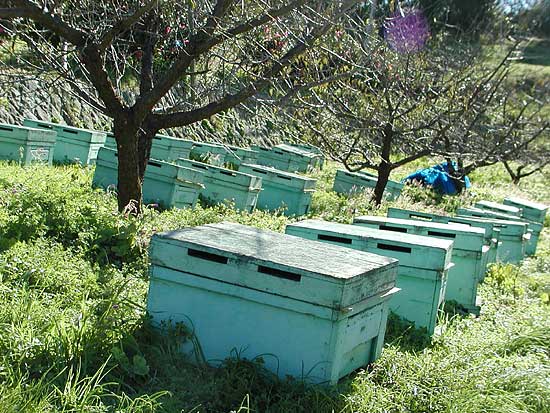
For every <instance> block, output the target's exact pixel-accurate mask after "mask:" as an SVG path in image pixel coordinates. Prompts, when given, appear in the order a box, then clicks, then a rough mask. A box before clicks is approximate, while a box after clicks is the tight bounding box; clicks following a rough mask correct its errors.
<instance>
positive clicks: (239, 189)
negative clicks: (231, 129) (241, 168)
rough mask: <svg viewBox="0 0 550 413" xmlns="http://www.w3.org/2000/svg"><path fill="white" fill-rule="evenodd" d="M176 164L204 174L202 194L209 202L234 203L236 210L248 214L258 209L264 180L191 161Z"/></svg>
mask: <svg viewBox="0 0 550 413" xmlns="http://www.w3.org/2000/svg"><path fill="white" fill-rule="evenodd" d="M176 163H177V164H178V165H180V166H184V167H186V168H191V169H193V170H196V171H199V172H202V173H204V180H203V184H204V188H203V189H202V190H201V192H200V193H201V195H202V196H203V197H204V198H205V199H207V200H208V201H209V202H211V203H223V202H224V201H232V202H233V203H234V206H235V208H236V209H238V210H241V211H248V212H251V211H253V210H254V208H256V202H257V200H258V194H259V193H260V191H261V189H262V178H258V177H257V176H254V175H249V174H245V173H242V172H236V171H232V170H231V169H226V168H220V167H217V166H213V165H208V164H205V163H202V162H198V161H192V160H190V159H178V160H177V161H176Z"/></svg>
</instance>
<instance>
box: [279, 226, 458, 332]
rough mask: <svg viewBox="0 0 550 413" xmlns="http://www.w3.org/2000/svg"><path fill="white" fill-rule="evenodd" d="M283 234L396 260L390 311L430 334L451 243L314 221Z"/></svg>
mask: <svg viewBox="0 0 550 413" xmlns="http://www.w3.org/2000/svg"><path fill="white" fill-rule="evenodd" d="M286 233H287V234H289V235H296V236H298V237H302V238H307V239H311V240H315V241H321V242H327V243H331V244H335V245H341V246H343V247H348V248H353V249H356V250H360V251H366V252H372V253H374V254H378V255H382V256H385V257H392V258H396V259H398V260H399V268H398V272H397V287H398V288H400V289H401V291H400V293H399V294H396V295H395V296H394V297H393V298H391V300H390V310H391V311H393V312H394V313H395V314H397V315H398V316H400V317H402V318H404V319H406V320H409V321H412V322H414V323H415V325H416V327H425V328H426V329H427V331H428V334H430V335H431V334H433V332H434V329H435V326H436V324H437V314H438V310H439V309H440V308H441V305H442V304H443V302H444V299H445V288H446V284H447V272H448V270H449V268H450V267H451V266H452V264H451V253H452V246H453V241H447V240H443V239H437V238H433V237H424V236H418V235H409V234H399V233H394V232H391V231H381V230H378V229H372V228H366V227H361V226H358V225H347V224H338V223H333V222H325V221H318V220H306V221H301V222H297V223H294V224H290V225H287V227H286Z"/></svg>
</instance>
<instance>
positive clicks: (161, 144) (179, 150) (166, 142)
mask: <svg viewBox="0 0 550 413" xmlns="http://www.w3.org/2000/svg"><path fill="white" fill-rule="evenodd" d="M193 144H194V142H193V141H192V140H188V139H180V138H175V137H173V136H167V135H160V134H158V135H155V137H154V138H153V142H152V144H151V155H150V158H151V159H156V160H159V161H166V162H172V161H175V160H176V159H179V158H189V154H190V152H191V147H192V146H193ZM104 146H105V147H106V148H109V149H115V150H116V149H117V146H116V141H115V136H114V134H113V133H112V132H108V133H107V139H106V140H105V145H104Z"/></svg>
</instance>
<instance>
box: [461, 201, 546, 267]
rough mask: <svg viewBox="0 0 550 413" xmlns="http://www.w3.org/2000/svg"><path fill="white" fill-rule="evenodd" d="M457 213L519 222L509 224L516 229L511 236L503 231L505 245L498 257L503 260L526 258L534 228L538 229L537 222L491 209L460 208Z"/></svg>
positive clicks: (502, 237)
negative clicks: (512, 224)
mask: <svg viewBox="0 0 550 413" xmlns="http://www.w3.org/2000/svg"><path fill="white" fill-rule="evenodd" d="M456 213H457V215H459V216H471V217H476V218H486V219H493V220H501V221H506V222H508V223H509V224H511V223H512V222H517V223H518V225H515V226H511V225H508V226H509V227H510V228H509V229H510V230H512V231H514V233H513V235H511V236H508V234H504V233H503V232H502V231H501V241H502V243H503V245H501V248H500V249H499V251H498V256H497V258H498V260H500V261H502V262H509V263H513V264H517V263H519V262H520V261H521V260H523V258H525V251H526V249H527V245H528V244H529V242H531V236H532V232H533V228H534V230H537V229H538V227H537V225H536V224H535V223H530V222H528V221H523V220H521V218H518V217H516V216H514V215H508V214H503V213H500V212H496V211H491V210H489V209H479V208H458V209H457V210H456Z"/></svg>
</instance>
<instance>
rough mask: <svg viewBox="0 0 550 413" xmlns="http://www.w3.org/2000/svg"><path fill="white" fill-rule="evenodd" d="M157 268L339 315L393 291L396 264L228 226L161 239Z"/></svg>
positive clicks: (155, 243)
mask: <svg viewBox="0 0 550 413" xmlns="http://www.w3.org/2000/svg"><path fill="white" fill-rule="evenodd" d="M150 257H151V263H152V265H153V266H160V267H165V268H170V269H173V270H176V271H181V272H185V273H189V274H192V275H195V276H198V277H206V278H210V279H215V280H218V281H220V282H224V283H227V284H230V285H239V286H243V287H247V288H252V289H255V290H260V291H264V292H268V293H271V294H276V295H281V296H286V297H289V298H293V299H297V300H302V301H306V302H310V303H314V304H318V305H322V306H326V307H331V308H335V309H339V308H343V307H345V306H349V305H351V304H354V303H358V302H360V301H363V300H365V299H367V298H370V297H375V296H379V295H381V294H385V293H387V292H388V291H390V290H391V289H392V288H393V287H394V285H395V276H396V273H397V260H394V259H392V258H386V257H381V256H379V255H375V254H370V253H365V252H362V251H356V250H352V249H350V248H344V247H340V246H335V245H329V244H324V243H320V242H315V241H309V240H304V239H302V238H298V237H293V236H290V235H284V234H279V233H276V232H272V231H266V230H261V229H257V228H252V227H247V226H244V225H240V224H233V223H228V222H223V223H220V224H212V225H203V226H200V227H194V228H186V229H182V230H177V231H171V232H164V233H160V234H156V235H155V236H154V237H153V239H152V241H151V252H150Z"/></svg>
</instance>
